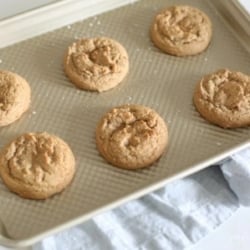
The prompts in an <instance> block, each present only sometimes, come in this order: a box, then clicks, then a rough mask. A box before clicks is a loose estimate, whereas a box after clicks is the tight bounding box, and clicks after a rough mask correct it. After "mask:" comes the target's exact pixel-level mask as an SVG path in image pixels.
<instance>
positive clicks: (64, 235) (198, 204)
mask: <svg viewBox="0 0 250 250" xmlns="http://www.w3.org/2000/svg"><path fill="white" fill-rule="evenodd" d="M249 163H250V149H246V150H244V151H242V152H240V153H238V154H235V155H232V156H231V157H229V158H228V159H226V160H225V161H223V162H221V163H218V165H216V166H211V167H209V168H207V169H205V170H203V171H201V172H199V173H196V174H194V175H192V176H189V177H186V178H183V179H180V180H176V181H174V182H172V183H169V184H167V185H166V186H165V187H164V188H161V189H160V190H157V191H155V192H153V193H151V194H148V195H146V196H144V197H142V198H140V199H137V200H134V201H130V202H128V203H126V204H124V205H122V206H120V207H118V208H116V209H113V210H111V211H108V212H105V213H103V214H100V215H98V216H96V217H94V218H93V219H91V220H89V221H87V222H85V223H83V224H81V225H79V226H76V227H74V228H72V229H69V230H66V231H64V232H61V233H59V234H57V235H54V236H51V237H48V238H46V239H44V240H43V241H41V242H39V243H37V244H36V245H35V246H33V249H34V250H80V249H81V250H85V249H88V250H92V249H93V250H99V249H100V250H112V249H119V250H120V249H122V250H123V249H128V250H131V249H135V250H152V249H154V250H158V249H159V250H160V249H164V250H166V249H170V250H171V249H174V250H176V249H185V248H187V247H189V246H191V245H192V244H194V243H195V242H197V241H198V240H200V239H201V238H203V237H204V236H206V235H207V234H208V233H209V232H211V231H212V230H213V229H215V228H216V227H218V226H219V225H220V224H221V223H223V221H225V220H226V219H228V218H229V217H230V216H231V215H232V214H233V213H234V211H235V210H236V209H237V208H238V207H239V206H240V205H241V204H242V205H250V166H249Z"/></svg>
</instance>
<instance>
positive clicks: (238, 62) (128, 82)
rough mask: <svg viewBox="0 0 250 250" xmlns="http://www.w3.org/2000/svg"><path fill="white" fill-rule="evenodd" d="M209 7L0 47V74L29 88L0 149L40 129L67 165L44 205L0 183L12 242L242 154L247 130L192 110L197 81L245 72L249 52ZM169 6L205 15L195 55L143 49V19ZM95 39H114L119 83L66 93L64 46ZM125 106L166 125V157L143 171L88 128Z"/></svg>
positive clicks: (98, 22) (134, 7) (146, 7)
mask: <svg viewBox="0 0 250 250" xmlns="http://www.w3.org/2000/svg"><path fill="white" fill-rule="evenodd" d="M213 1H216V0H213ZM213 1H202V0H185V1H183V0H182V1H180V0H175V1H173V0H170V1H164V0H141V1H139V2H136V3H133V4H129V5H127V6H125V7H122V8H119V9H115V10H113V11H110V12H107V13H104V14H101V15H99V16H96V17H91V18H89V19H86V20H84V21H80V22H78V23H75V24H73V25H68V26H66V27H63V28H61V29H58V30H56V31H52V32H49V33H46V34H44V35H41V36H38V37H35V38H32V39H29V40H26V41H24V42H21V43H18V44H15V45H13V46H10V47H7V48H4V49H1V50H0V62H1V64H0V68H1V69H7V70H11V71H14V72H17V73H19V74H20V75H22V76H23V77H25V78H26V79H27V80H28V81H29V83H30V85H31V88H32V105H31V108H30V110H29V111H28V112H27V113H26V114H25V115H24V116H23V117H22V119H20V120H19V121H18V122H16V123H14V124H12V125H10V126H8V127H4V128H0V138H1V140H0V146H3V145H5V144H6V143H8V142H9V141H10V140H12V139H13V138H15V137H16V136H18V135H20V134H21V133H24V132H30V131H47V132H49V133H53V134H56V135H58V136H59V137H61V138H62V139H64V140H65V141H66V142H67V143H68V144H69V145H70V146H71V148H72V150H73V152H74V154H75V157H76V162H77V172H76V176H75V179H74V181H73V183H72V185H70V187H69V188H67V189H66V190H65V191H64V192H63V193H62V194H60V195H56V196H55V197H53V198H51V199H48V200H46V201H31V200H25V199H22V198H19V197H18V196H16V195H15V194H13V193H11V192H9V191H8V189H7V188H6V187H5V186H4V185H3V184H2V182H1V181H0V204H1V205H0V218H1V220H2V221H3V222H4V224H5V226H6V229H7V231H8V234H9V236H10V237H11V238H12V240H13V242H14V243H15V242H16V244H17V245H18V244H19V245H20V244H23V245H25V244H30V243H33V242H34V241H36V240H38V239H41V238H42V237H44V236H46V235H49V234H51V233H55V232H57V231H60V230H62V229H65V228H67V227H69V226H73V225H75V224H77V223H80V222H82V221H84V220H86V219H88V218H90V217H91V216H93V215H94V214H96V213H97V212H100V211H103V210H104V209H107V208H111V207H114V206H116V205H118V204H121V203H122V202H125V201H127V200H129V199H132V198H136V197H138V196H140V195H143V194H145V193H147V192H149V191H151V190H153V189H155V188H159V187H160V186H162V185H164V184H165V183H167V182H168V181H170V180H172V179H174V178H177V177H182V176H185V175H187V174H190V173H192V172H195V171H197V170H199V169H201V168H204V167H206V166H208V165H209V164H210V163H212V162H215V161H216V160H218V159H219V158H223V157H224V156H225V155H227V154H229V153H230V152H233V151H235V150H238V149H239V147H244V145H245V144H243V143H245V142H246V141H247V140H248V139H249V136H250V129H249V128H243V129H234V130H225V129H222V128H219V127H217V126H214V125H211V124H209V123H207V122H206V121H204V120H203V119H202V118H201V117H200V116H199V114H198V113H197V112H196V110H195V108H194V106H193V104H192V95H193V91H194V86H195V84H196V83H197V82H198V81H199V79H200V78H201V77H202V76H203V75H204V74H207V73H210V72H213V71H215V70H217V69H219V68H225V67H227V68H230V69H233V70H239V71H242V72H245V73H247V74H250V67H249V65H250V56H249V54H248V53H247V52H246V50H245V49H244V48H243V47H242V46H241V44H240V43H239V40H238V39H237V33H236V32H234V31H233V30H232V29H230V28H229V27H228V25H226V23H225V22H224V21H223V19H222V17H221V15H220V13H219V12H218V11H217V10H216V8H214V7H213V5H212V4H211V2H213ZM173 4H189V5H193V6H196V7H198V8H200V9H201V10H203V11H205V12H206V13H207V14H208V15H209V17H210V18H211V20H212V23H213V39H212V42H211V44H210V46H209V48H208V49H207V50H206V51H205V52H204V53H202V54H200V55H197V56H193V57H186V58H178V57H174V56H170V55H166V54H164V53H162V52H161V51H160V50H159V49H157V48H155V47H154V46H153V45H152V43H151V41H150V39H149V28H150V25H151V22H152V20H153V17H154V16H155V14H156V13H157V12H158V10H160V9H161V8H163V7H166V6H169V5H173ZM65 11H67V10H65ZM19 32H22V31H21V30H20V31H19ZM95 36H107V37H111V38H114V39H116V40H118V41H119V42H120V43H122V44H123V45H124V47H125V48H126V49H127V51H128V54H129V58H130V71H129V74H128V76H127V77H126V79H125V80H124V81H123V83H121V84H120V85H119V86H118V87H116V88H115V89H113V90H111V91H108V92H105V93H101V94H98V93H91V92H85V91H82V90H79V89H77V88H75V87H74V86H73V85H72V84H71V83H70V82H69V80H68V79H67V78H66V77H65V75H64V72H63V66H62V61H63V56H64V53H65V50H66V48H67V46H68V45H70V44H71V43H72V42H73V41H74V40H75V39H77V38H81V37H95ZM125 103H136V104H142V105H146V106H149V107H151V108H153V109H155V110H156V111H157V112H158V113H159V114H160V115H161V116H162V117H163V118H164V120H165V121H166V122H167V124H168V127H169V146H168V151H167V153H165V154H164V155H163V156H162V158H161V159H160V160H159V162H157V163H156V164H154V165H153V166H152V167H150V168H146V169H143V170H139V171H126V170H122V169H118V168H115V167H112V166H111V165H109V164H107V163H106V162H105V161H104V160H103V158H102V157H101V156H100V155H99V154H98V152H97V150H96V146H95V137H94V134H95V127H96V124H97V122H98V121H99V119H100V118H101V116H102V115H103V114H104V113H105V112H106V111H107V110H109V109H110V108H111V107H114V106H117V105H121V104H125ZM0 241H1V240H0Z"/></svg>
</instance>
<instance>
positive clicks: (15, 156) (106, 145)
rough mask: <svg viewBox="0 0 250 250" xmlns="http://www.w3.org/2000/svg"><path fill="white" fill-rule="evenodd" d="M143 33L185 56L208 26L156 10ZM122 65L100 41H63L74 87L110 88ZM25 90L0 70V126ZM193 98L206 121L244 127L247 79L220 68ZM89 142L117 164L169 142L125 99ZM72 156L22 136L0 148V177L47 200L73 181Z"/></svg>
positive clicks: (203, 39) (152, 155)
mask: <svg viewBox="0 0 250 250" xmlns="http://www.w3.org/2000/svg"><path fill="white" fill-rule="evenodd" d="M150 37H151V40H152V42H153V43H154V44H155V46H157V47H158V48H159V49H160V50H162V51H163V52H165V53H167V54H169V55H173V56H179V57H184V56H191V55H196V54H199V53H201V52H203V51H204V50H205V49H206V48H207V47H208V46H209V43H210V41H211V37H212V24H211V21H210V19H209V17H208V16H207V15H206V14H205V13H203V12H202V11H201V10H199V9H197V8H194V7H191V6H185V5H179V6H171V7H168V8H166V9H163V10H161V11H160V12H159V13H158V14H157V15H156V16H155V18H154V20H153V23H152V26H151V29H150ZM128 70H129V59H128V53H127V52H126V49H125V48H124V47H123V46H122V45H121V44H120V43H118V42H117V41H115V40H113V39H110V38H107V37H99V38H89V39H87V38H84V39H80V40H78V41H76V42H74V43H73V44H72V45H70V46H69V47H68V49H67V51H66V53H65V57H64V71H65V74H66V75H67V77H68V78H69V80H70V81H71V82H72V83H73V84H74V85H75V86H76V87H78V88H80V89H83V90H87V91H96V92H103V91H108V90H110V89H112V88H114V87H116V86H117V85H118V84H119V83H121V82H122V81H123V79H124V78H125V76H126V75H127V73H128ZM30 100H31V90H30V87H29V84H28V83H27V81H26V80H25V79H23V78H22V77H21V76H19V75H17V74H15V73H12V72H9V71H0V127H1V126H6V125H9V124H11V123H13V122H15V121H16V120H18V119H19V118H20V117H21V116H22V114H23V113H24V112H25V111H26V110H27V109H28V108H29V105H30ZM193 102H194V105H195V107H196V109H197V111H198V112H199V113H200V114H201V116H202V117H204V118H205V119H206V120H207V121H209V122H210V123H213V124H216V125H218V126H220V127H223V128H237V127H243V126H248V125H249V124H250V76H247V75H244V74H243V73H241V72H234V71H230V70H228V69H220V70H218V71H217V72H214V73H212V74H209V75H206V76H204V77H203V78H202V79H201V80H200V82H199V83H198V84H197V86H196V88H195V91H194V96H193ZM95 137H96V146H97V149H98V151H99V153H100V154H101V156H103V158H105V160H106V161H107V162H109V163H110V164H112V165H114V166H116V167H119V168H124V169H130V170H134V169H139V168H144V167H147V166H150V165H152V164H153V163H154V162H155V161H157V160H158V159H159V158H160V157H161V155H162V154H163V153H164V151H165V149H166V147H167V144H168V128H167V125H166V123H165V121H164V120H163V118H162V117H161V116H160V115H159V114H158V113H157V112H156V111H154V110H152V109H151V108H149V107H145V106H141V105H136V104H124V105H122V106H119V107H114V108H112V109H111V110H110V111H108V112H107V113H106V114H104V115H103V117H102V118H101V119H100V121H99V123H98V124H97V128H96V134H95ZM74 174H75V158H74V155H73V153H72V151H71V149H70V147H69V145H68V144H67V143H66V142H64V141H63V140H62V139H60V138H59V137H57V136H54V135H50V134H48V133H46V132H42V133H26V134H23V135H21V136H19V137H18V138H16V139H15V140H13V141H12V142H10V143H9V144H8V145H6V146H5V147H4V148H3V149H2V150H1V152H0V175H1V178H2V180H3V182H4V183H5V184H6V186H7V187H8V188H9V189H10V190H11V191H12V192H14V193H16V194H18V195H19V196H21V197H23V198H28V199H46V198H48V197H51V196H52V195H54V194H57V193H60V192H61V191H62V190H64V189H65V188H66V187H67V186H68V185H69V184H70V183H71V181H72V179H73V177H74Z"/></svg>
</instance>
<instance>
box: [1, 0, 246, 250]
mask: <svg viewBox="0 0 250 250" xmlns="http://www.w3.org/2000/svg"><path fill="white" fill-rule="evenodd" d="M239 1H240V2H241V3H242V4H243V5H245V6H246V7H247V8H248V10H249V12H250V1H249V0H239ZM51 2H55V0H32V1H22V0H8V1H6V0H0V19H4V18H6V17H8V16H11V15H14V14H16V13H21V12H23V11H25V10H28V9H33V8H36V7H38V6H42V5H44V4H47V3H51ZM249 232H250V208H240V209H239V210H238V211H237V212H236V213H235V214H234V215H233V216H232V217H231V218H230V219H229V220H228V221H226V222H225V223H224V224H223V225H221V226H220V227H219V228H217V229H216V230H215V231H214V232H213V233H211V234H209V235H208V236H207V237H206V238H204V239H202V240H201V241H200V242H199V243H198V244H196V245H195V246H194V247H192V248H190V250H200V249H202V250H211V249H213V250H217V249H218V250H235V249H240V250H249V246H250V237H249ZM2 249H3V248H2V247H0V250H2ZM26 249H30V248H26Z"/></svg>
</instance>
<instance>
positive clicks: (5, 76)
mask: <svg viewBox="0 0 250 250" xmlns="http://www.w3.org/2000/svg"><path fill="white" fill-rule="evenodd" d="M30 96H31V90H30V86H29V84H28V83H27V82H26V80H25V79H23V78H22V77H21V76H19V75H17V74H15V73H12V72H9V71H3V70H0V127H2V126H7V125H9V124H11V123H13V122H14V121H16V120H18V119H19V118H20V117H21V116H22V114H23V113H24V112H25V111H26V110H27V109H28V108H29V106H30V98H31V97H30Z"/></svg>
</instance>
